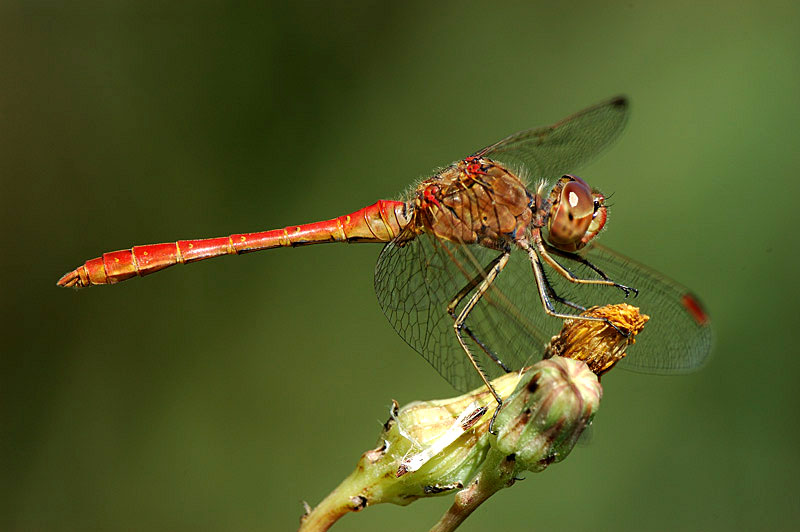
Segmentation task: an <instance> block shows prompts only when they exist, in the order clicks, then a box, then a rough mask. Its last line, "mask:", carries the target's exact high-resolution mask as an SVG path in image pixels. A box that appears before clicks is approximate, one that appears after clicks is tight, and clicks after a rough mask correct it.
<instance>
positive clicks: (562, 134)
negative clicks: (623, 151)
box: [475, 96, 629, 179]
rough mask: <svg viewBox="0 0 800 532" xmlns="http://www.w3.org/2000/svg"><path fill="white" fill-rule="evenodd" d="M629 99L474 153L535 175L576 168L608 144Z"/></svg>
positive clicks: (617, 99) (550, 175) (549, 175)
mask: <svg viewBox="0 0 800 532" xmlns="http://www.w3.org/2000/svg"><path fill="white" fill-rule="evenodd" d="M628 110H629V105H628V100H627V99H626V98H625V97H622V96H617V97H615V98H611V99H610V100H607V101H605V102H601V103H599V104H596V105H594V106H592V107H589V108H588V109H584V110H583V111H579V112H577V113H575V114H574V115H572V116H569V117H567V118H565V119H563V120H561V121H559V122H557V123H555V124H553V125H550V126H543V127H538V128H533V129H528V130H525V131H520V132H519V133H514V134H513V135H510V136H508V137H506V138H504V139H503V140H501V141H499V142H497V143H495V144H492V145H491V146H487V147H486V148H484V149H482V150H480V151H478V152H477V153H476V154H475V155H477V156H485V157H488V158H490V159H494V160H497V161H500V162H506V163H509V164H511V165H512V166H517V167H519V166H522V167H524V168H526V169H527V170H528V172H529V173H530V177H531V178H534V179H549V178H558V177H561V176H562V175H563V174H567V173H570V172H574V171H576V170H577V169H578V168H579V167H580V166H581V165H583V164H585V163H587V162H589V160H591V159H593V158H595V157H596V156H597V155H599V154H600V153H601V152H602V151H603V150H605V149H606V148H607V147H608V146H610V145H611V144H612V143H613V141H614V140H616V138H617V137H619V134H620V133H621V132H622V130H623V129H624V128H625V123H626V121H627V118H628Z"/></svg>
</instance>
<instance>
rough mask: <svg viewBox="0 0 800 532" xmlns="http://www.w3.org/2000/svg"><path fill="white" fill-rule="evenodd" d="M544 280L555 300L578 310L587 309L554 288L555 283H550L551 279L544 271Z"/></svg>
mask: <svg viewBox="0 0 800 532" xmlns="http://www.w3.org/2000/svg"><path fill="white" fill-rule="evenodd" d="M542 280H543V281H544V284H545V287H546V288H547V293H548V294H549V295H550V298H551V299H552V300H553V301H556V302H557V303H561V304H562V305H566V306H568V307H572V308H574V309H575V310H577V311H578V312H584V311H585V310H586V307H584V306H583V305H579V304H577V303H575V302H573V301H570V300H569V299H567V298H564V297H561V296H560V295H558V294H557V293H556V291H555V288H553V285H552V284H550V279H549V278H548V277H547V275H546V274H545V273H544V271H542Z"/></svg>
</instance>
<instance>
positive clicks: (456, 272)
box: [58, 96, 712, 405]
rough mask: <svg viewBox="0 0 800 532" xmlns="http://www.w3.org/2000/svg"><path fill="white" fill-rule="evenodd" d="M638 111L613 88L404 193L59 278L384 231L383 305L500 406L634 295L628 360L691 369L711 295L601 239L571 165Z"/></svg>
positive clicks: (589, 195)
mask: <svg viewBox="0 0 800 532" xmlns="http://www.w3.org/2000/svg"><path fill="white" fill-rule="evenodd" d="M628 115H629V103H628V100H627V99H626V98H625V97H621V96H618V97H614V98H611V99H609V100H606V101H603V102H601V103H598V104H596V105H594V106H591V107H589V108H587V109H584V110H582V111H580V112H578V113H575V114H573V115H571V116H569V117H567V118H565V119H563V120H560V121H558V122H556V123H554V124H552V125H549V126H543V127H537V128H533V129H528V130H524V131H520V132H518V133H515V134H513V135H510V136H508V137H506V138H504V139H502V140H500V141H498V142H496V143H494V144H491V145H489V146H487V147H485V148H483V149H481V150H478V151H476V152H474V153H473V154H472V155H470V156H468V157H465V158H464V159H461V160H459V161H456V162H454V163H452V164H450V165H449V166H447V167H444V168H442V169H440V170H438V171H436V172H435V173H434V175H433V176H431V177H430V178H428V179H425V180H422V181H421V182H419V183H418V184H417V185H416V187H415V188H414V189H413V191H412V192H411V193H410V194H408V196H407V197H406V198H405V199H402V200H380V201H377V202H376V203H374V204H372V205H369V206H367V207H364V208H361V209H359V210H356V211H354V212H351V213H350V214H346V215H342V216H338V217H336V218H332V219H329V220H325V221H320V222H314V223H308V224H303V225H293V226H287V227H284V228H281V229H274V230H269V231H262V232H256V233H244V234H233V235H229V236H225V237H218V238H207V239H200V240H179V241H177V242H171V243H165V244H151V245H143V246H133V247H132V248H130V249H124V250H121V251H114V252H110V253H105V254H103V255H102V256H100V257H98V258H95V259H91V260H88V261H86V262H85V263H84V264H83V265H81V266H79V267H78V268H76V269H75V270H72V271H70V272H69V273H67V274H65V275H64V276H63V277H61V279H60V280H59V281H58V285H59V286H63V287H86V286H93V285H102V284H114V283H118V282H121V281H124V280H126V279H130V278H132V277H136V276H145V275H148V274H151V273H154V272H156V271H160V270H162V269H164V268H167V267H169V266H172V265H174V264H186V263H190V262H196V261H200V260H204V259H209V258H212V257H218V256H221V255H239V254H243V253H249V252H253V251H259V250H264V249H272V248H278V247H296V246H303V245H310V244H321V243H329V242H350V243H383V244H384V247H383V250H382V251H381V253H380V255H379V257H378V261H377V265H376V268H375V278H374V283H375V291H376V294H377V297H378V301H379V304H380V306H381V308H382V310H383V312H384V314H385V315H386V317H387V318H388V320H389V322H390V323H391V325H392V326H393V328H394V329H395V331H397V333H398V334H399V335H400V336H401V337H402V338H403V339H404V340H405V341H406V342H407V343H408V344H409V345H410V346H411V347H413V348H414V349H415V350H416V351H418V352H419V353H420V354H421V355H422V356H423V357H424V358H425V359H426V360H427V361H428V362H429V363H430V364H431V365H432V366H433V367H434V368H435V369H436V370H437V371H438V372H439V373H440V374H441V375H442V376H443V377H444V378H445V379H446V380H447V381H449V382H450V383H451V384H452V385H453V386H454V387H455V388H456V389H457V390H460V391H468V390H470V389H472V388H475V387H477V386H480V385H485V386H486V387H488V389H489V390H490V391H491V393H492V394H493V395H494V398H495V399H496V400H497V403H498V405H501V404H502V398H501V397H500V396H499V395H498V394H497V393H496V392H495V390H494V388H492V386H491V384H490V379H492V378H494V377H497V376H499V375H501V374H503V373H506V372H510V371H514V370H518V369H521V368H523V367H525V366H526V365H530V364H531V363H533V362H534V361H535V360H534V359H535V358H536V357H537V354H539V353H541V352H542V349H543V347H544V346H545V345H546V344H547V342H548V341H549V340H550V338H551V337H552V336H553V335H554V334H556V333H557V332H558V330H559V329H560V328H561V325H562V323H563V322H562V320H565V319H598V318H588V317H583V316H580V315H579V314H580V313H581V312H582V311H584V310H586V308H587V307H590V306H593V305H599V304H608V303H612V302H616V301H617V300H622V299H625V298H628V297H630V298H634V297H635V298H636V303H637V305H639V307H640V309H641V311H642V312H643V313H645V314H647V315H649V316H650V323H649V324H648V327H647V328H646V329H645V330H644V331H643V332H642V333H641V334H640V335H639V336H638V337H637V339H636V343H635V345H633V346H631V347H630V348H629V350H628V351H629V356H627V357H626V358H625V359H624V360H623V361H622V362H621V364H620V365H621V366H623V367H627V368H628V369H632V370H635V371H641V372H646V373H657V374H676V373H686V372H690V371H693V370H695V369H697V368H699V367H700V366H701V365H702V364H703V363H704V361H705V360H706V358H707V356H708V354H709V352H710V349H711V340H712V335H711V321H710V318H709V316H708V314H707V312H706V311H705V310H704V308H703V305H702V303H701V302H700V300H699V299H698V298H697V296H695V295H694V294H693V293H692V292H691V291H690V290H689V289H687V288H686V287H684V286H683V285H681V284H679V283H678V282H676V281H673V280H671V279H669V278H668V277H666V276H664V275H662V274H660V273H658V272H656V271H654V270H652V269H650V268H649V267H647V266H644V265H642V264H639V263H637V262H636V261H634V260H632V259H629V258H627V257H625V256H623V255H621V254H618V253H616V252H615V251H612V250H610V249H608V248H606V247H604V246H602V245H601V244H599V243H598V242H597V241H596V237H597V236H598V234H600V232H601V230H603V229H604V227H605V224H606V221H607V218H608V206H607V204H606V197H605V196H604V195H603V194H602V193H601V192H600V191H599V190H597V189H596V188H592V187H590V186H589V185H588V184H587V182H586V181H584V180H583V179H582V178H580V177H578V176H577V175H575V174H573V173H571V172H574V171H575V170H576V169H577V168H579V167H580V166H581V165H583V164H585V163H587V162H588V161H590V160H592V159H593V158H595V157H596V156H597V155H599V154H600V153H601V152H603V151H605V149H606V148H608V147H609V146H610V145H611V144H612V143H613V142H614V141H615V140H616V139H617V138H618V137H619V135H620V133H621V132H622V130H623V129H624V127H625V124H626V122H627V118H628ZM612 326H613V325H612ZM615 328H616V327H615ZM621 332H622V333H623V334H625V331H621ZM539 356H540V355H539Z"/></svg>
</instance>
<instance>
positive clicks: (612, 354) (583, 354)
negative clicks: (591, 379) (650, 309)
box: [545, 303, 650, 376]
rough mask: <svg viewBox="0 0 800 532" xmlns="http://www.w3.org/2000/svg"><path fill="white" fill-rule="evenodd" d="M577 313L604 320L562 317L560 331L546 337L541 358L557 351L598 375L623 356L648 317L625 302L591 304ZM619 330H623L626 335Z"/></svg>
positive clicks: (550, 355) (611, 366) (559, 354)
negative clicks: (563, 319) (585, 309)
mask: <svg viewBox="0 0 800 532" xmlns="http://www.w3.org/2000/svg"><path fill="white" fill-rule="evenodd" d="M581 315H582V316H590V317H594V318H603V319H604V320H607V321H589V320H575V319H573V320H565V321H564V327H563V328H562V329H561V333H560V334H559V335H558V336H554V337H553V339H552V340H550V345H549V346H548V347H547V350H546V352H545V358H550V357H552V356H556V355H558V356H562V357H564V358H571V359H573V360H582V361H583V362H585V363H586V365H587V366H589V368H590V369H591V370H592V371H593V372H594V373H595V374H596V375H598V376H600V375H602V374H603V373H605V372H606V371H608V370H610V369H611V368H613V367H614V365H615V364H616V363H617V362H619V361H620V360H622V359H623V358H625V349H626V348H627V347H628V346H629V345H631V344H633V343H634V342H635V341H636V340H635V339H634V338H635V336H636V335H637V334H639V332H641V330H642V329H643V328H644V324H645V323H647V320H649V319H650V317H649V316H647V315H645V314H639V309H638V308H636V307H633V306H631V305H627V304H625V303H620V304H618V305H607V306H605V307H592V308H590V309H588V310H587V311H586V312H583V313H582V314H581ZM609 322H610V323H612V324H614V326H615V327H617V329H619V330H617V329H615V328H614V327H612V326H611V325H609ZM620 331H625V332H627V333H628V336H627V337H626V336H624V335H623V334H621V333H620Z"/></svg>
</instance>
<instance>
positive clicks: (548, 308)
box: [521, 244, 630, 338]
mask: <svg viewBox="0 0 800 532" xmlns="http://www.w3.org/2000/svg"><path fill="white" fill-rule="evenodd" d="M521 245H522V248H523V249H524V250H525V251H527V252H528V257H529V258H530V260H531V265H532V266H533V275H534V276H535V277H536V286H537V288H538V289H539V298H540V299H541V300H542V306H543V307H544V311H545V312H546V313H547V314H549V315H550V316H553V317H555V318H561V319H565V320H585V321H602V322H603V323H605V324H606V325H608V326H610V327H613V328H614V330H616V331H617V332H618V333H620V334H621V335H622V336H624V337H625V338H627V337H628V336H630V332H629V331H627V330H624V329H620V328H619V327H617V326H616V325H614V324H613V323H611V322H610V321H608V320H607V319H605V318H595V317H592V316H579V315H577V314H564V313H563V312H556V309H555V307H554V306H553V302H552V301H551V300H550V295H549V294H548V286H549V285H548V281H547V278H546V277H545V274H544V269H543V268H542V261H541V260H539V256H538V255H537V254H536V250H534V249H533V248H532V247H531V246H530V245H528V244H521ZM591 284H603V283H591ZM607 284H608V283H607ZM550 291H552V288H551V289H550Z"/></svg>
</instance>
